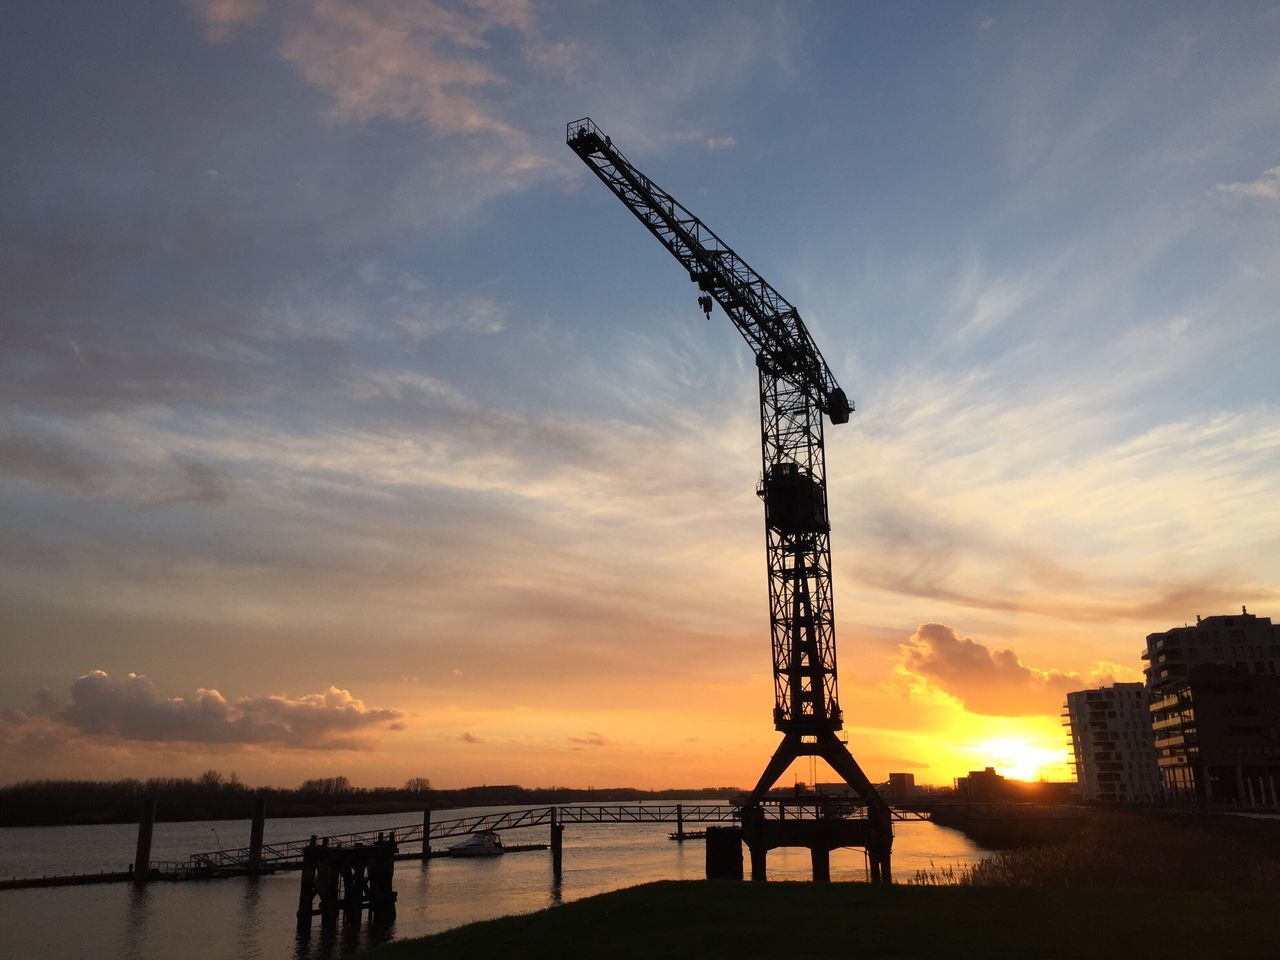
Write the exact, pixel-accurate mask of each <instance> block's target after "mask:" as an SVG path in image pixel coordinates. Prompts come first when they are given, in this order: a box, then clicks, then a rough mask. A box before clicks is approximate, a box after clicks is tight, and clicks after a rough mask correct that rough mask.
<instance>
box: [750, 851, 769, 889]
mask: <svg viewBox="0 0 1280 960" xmlns="http://www.w3.org/2000/svg"><path fill="white" fill-rule="evenodd" d="M749 849H750V850H751V879H752V880H754V881H755V882H756V883H764V881H765V880H766V879H767V876H766V874H767V870H766V864H767V862H768V859H769V848H768V847H766V846H765V845H764V844H763V843H753V844H751V846H750V847H749Z"/></svg>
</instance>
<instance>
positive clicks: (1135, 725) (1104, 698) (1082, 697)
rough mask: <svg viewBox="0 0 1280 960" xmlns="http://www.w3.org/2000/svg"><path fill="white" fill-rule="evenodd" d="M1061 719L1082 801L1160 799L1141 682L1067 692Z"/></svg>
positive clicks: (1145, 700)
mask: <svg viewBox="0 0 1280 960" xmlns="http://www.w3.org/2000/svg"><path fill="white" fill-rule="evenodd" d="M1062 715H1063V717H1064V718H1065V722H1064V726H1067V727H1069V728H1070V731H1071V750H1072V753H1073V754H1074V756H1075V765H1076V781H1077V782H1078V783H1079V785H1080V798H1081V799H1082V800H1092V801H1097V802H1103V803H1148V802H1152V801H1155V800H1158V799H1160V770H1159V768H1158V767H1157V765H1156V750H1155V740H1154V738H1153V737H1152V733H1151V717H1150V713H1149V711H1148V709H1147V689H1146V687H1145V686H1144V685H1143V684H1141V683H1117V684H1113V685H1112V686H1109V687H1100V688H1098V689H1096V690H1078V691H1076V692H1074V693H1068V694H1067V702H1066V704H1065V705H1064V707H1063V713H1062Z"/></svg>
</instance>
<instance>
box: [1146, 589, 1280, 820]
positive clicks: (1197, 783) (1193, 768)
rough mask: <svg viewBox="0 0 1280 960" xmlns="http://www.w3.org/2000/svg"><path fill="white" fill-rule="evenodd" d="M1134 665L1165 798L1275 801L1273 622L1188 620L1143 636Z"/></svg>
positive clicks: (1279, 704) (1279, 748) (1277, 645)
mask: <svg viewBox="0 0 1280 960" xmlns="http://www.w3.org/2000/svg"><path fill="white" fill-rule="evenodd" d="M1142 658H1143V659H1144V660H1146V661H1147V666H1146V668H1145V670H1144V672H1145V673H1146V676H1147V689H1148V692H1149V695H1150V709H1151V726H1152V729H1153V731H1154V734H1155V745H1156V760H1157V764H1158V765H1159V768H1160V776H1161V780H1162V784H1163V788H1164V791H1165V795H1166V797H1167V798H1168V799H1171V800H1200V801H1202V802H1209V803H1230V804H1238V805H1243V806H1275V805H1277V804H1278V803H1280V796H1278V795H1277V789H1278V788H1280V624H1273V623H1272V622H1271V619H1270V618H1269V617H1257V616H1254V615H1253V614H1251V613H1249V612H1248V610H1246V609H1244V608H1242V609H1241V613H1240V614H1239V615H1238V616H1236V615H1231V616H1214V617H1205V618H1203V619H1201V618H1200V617H1197V618H1196V624H1195V626H1190V625H1188V626H1183V627H1174V628H1173V629H1172V630H1167V631H1165V632H1164V633H1153V634H1151V635H1150V636H1148V637H1147V649H1146V652H1145V653H1143V655H1142Z"/></svg>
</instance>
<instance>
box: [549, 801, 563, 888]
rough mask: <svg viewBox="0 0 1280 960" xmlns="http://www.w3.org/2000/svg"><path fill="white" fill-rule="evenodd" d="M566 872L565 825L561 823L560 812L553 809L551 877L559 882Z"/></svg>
mask: <svg viewBox="0 0 1280 960" xmlns="http://www.w3.org/2000/svg"><path fill="white" fill-rule="evenodd" d="M563 871H564V824H563V823H561V822H560V811H559V810H557V809H556V808H555V807H552V808H551V875H552V876H554V877H555V878H556V879H557V880H559V879H560V876H561V874H562V873H563Z"/></svg>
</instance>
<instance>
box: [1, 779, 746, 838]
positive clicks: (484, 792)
mask: <svg viewBox="0 0 1280 960" xmlns="http://www.w3.org/2000/svg"><path fill="white" fill-rule="evenodd" d="M740 793H741V791H740V790H738V789H737V788H733V787H715V788H702V789H698V790H638V789H635V788H632V787H618V788H610V789H600V790H597V789H594V788H588V789H581V788H574V787H534V788H529V787H520V786H515V785H500V786H480V787H463V788H461V789H456V790H434V789H432V788H431V782H430V780H428V779H427V778H426V777H413V778H411V779H410V780H408V781H406V783H405V785H404V786H402V787H356V786H352V784H351V781H350V780H348V779H347V778H346V777H320V778H315V779H310V780H304V781H303V782H302V783H301V784H299V785H298V786H297V787H295V788H287V787H251V786H249V785H247V784H244V783H242V782H241V781H240V780H239V778H238V777H236V775H235V774H234V773H233V774H231V775H230V776H224V775H223V774H222V773H220V772H218V771H217V770H208V771H206V772H205V773H204V774H202V775H201V776H199V777H197V778H194V779H192V778H177V777H156V778H152V779H150V780H132V779H130V780H110V781H99V780H26V781H23V782H21V783H15V784H11V785H9V786H5V787H0V826H7V827H15V826H55V825H61V824H73V823H131V822H134V821H136V820H137V818H138V809H139V805H140V803H141V802H142V800H144V799H148V798H152V797H154V798H155V800H156V817H157V819H159V820H169V821H176V820H240V819H245V818H247V817H249V816H250V815H251V813H252V810H253V801H254V798H255V797H266V798H267V816H268V817H273V818H274V817H316V816H335V815H346V814H360V813H407V812H410V811H420V810H423V809H426V808H431V809H433V810H438V809H448V808H454V807H496V806H539V805H542V804H552V803H583V802H585V803H597V802H598V803H605V802H614V801H626V800H664V799H710V798H721V797H733V796H737V795H738V794H740Z"/></svg>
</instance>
